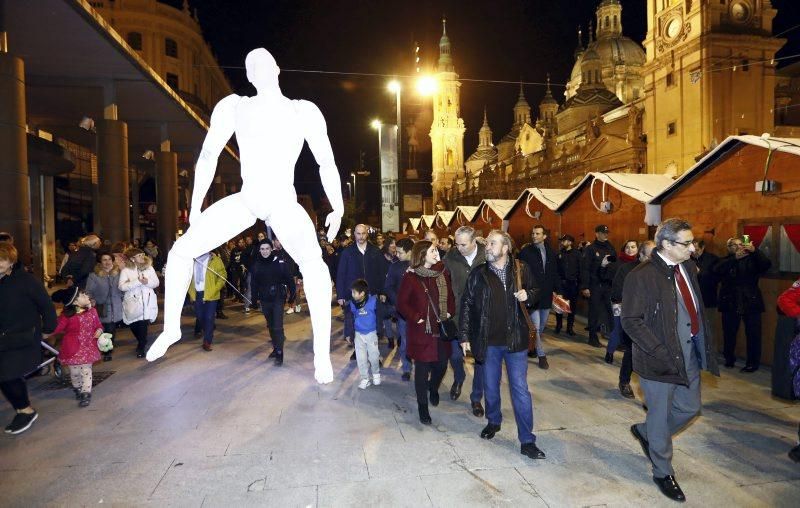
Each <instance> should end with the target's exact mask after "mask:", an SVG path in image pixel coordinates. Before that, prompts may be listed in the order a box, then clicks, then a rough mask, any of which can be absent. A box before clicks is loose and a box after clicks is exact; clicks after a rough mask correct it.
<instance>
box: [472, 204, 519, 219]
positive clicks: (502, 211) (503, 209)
mask: <svg viewBox="0 0 800 508" xmlns="http://www.w3.org/2000/svg"><path fill="white" fill-rule="evenodd" d="M516 202H517V200H516V199H484V200H483V201H481V204H480V205H478V213H480V212H481V211H482V210H483V209H484V208H485V207H489V210H491V211H493V212H494V213H495V214H496V215H497V216H498V217H500V218H501V219H503V220H505V219H506V215H507V214H508V212H510V211H511V209H512V208H513V207H514V203H516Z"/></svg>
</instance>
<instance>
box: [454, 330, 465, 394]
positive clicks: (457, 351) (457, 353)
mask: <svg viewBox="0 0 800 508" xmlns="http://www.w3.org/2000/svg"><path fill="white" fill-rule="evenodd" d="M450 345H451V347H452V351H451V352H450V366H451V367H452V368H453V381H455V382H456V383H458V384H462V383H463V382H464V380H465V379H466V378H467V373H466V372H465V371H464V351H463V350H462V349H461V343H459V342H458V341H457V340H452V341H450Z"/></svg>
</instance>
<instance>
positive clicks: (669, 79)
mask: <svg viewBox="0 0 800 508" xmlns="http://www.w3.org/2000/svg"><path fill="white" fill-rule="evenodd" d="M665 81H666V83H667V88H669V87H671V86H675V75H674V74H673V73H672V72H668V73H667V77H666V78H665Z"/></svg>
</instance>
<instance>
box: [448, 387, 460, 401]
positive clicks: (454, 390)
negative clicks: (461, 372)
mask: <svg viewBox="0 0 800 508" xmlns="http://www.w3.org/2000/svg"><path fill="white" fill-rule="evenodd" d="M459 397H461V383H453V386H451V387H450V400H458V398H459Z"/></svg>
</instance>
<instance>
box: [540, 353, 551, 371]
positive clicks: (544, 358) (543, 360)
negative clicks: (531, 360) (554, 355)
mask: <svg viewBox="0 0 800 508" xmlns="http://www.w3.org/2000/svg"><path fill="white" fill-rule="evenodd" d="M539 368H540V369H542V370H547V369H549V368H550V363H549V362H548V361H547V356H540V357H539Z"/></svg>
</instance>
